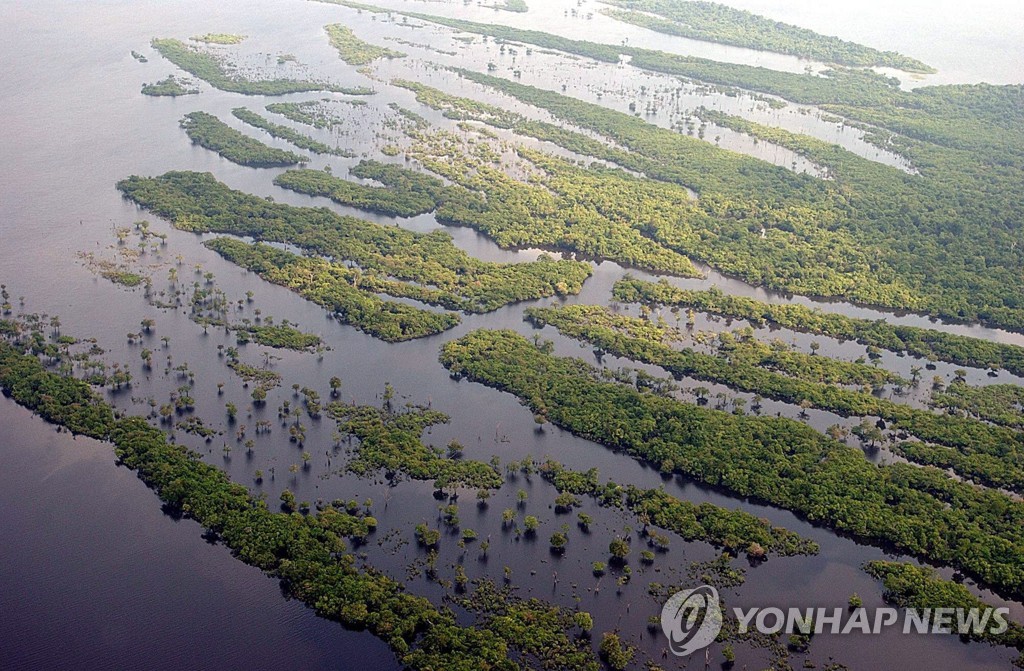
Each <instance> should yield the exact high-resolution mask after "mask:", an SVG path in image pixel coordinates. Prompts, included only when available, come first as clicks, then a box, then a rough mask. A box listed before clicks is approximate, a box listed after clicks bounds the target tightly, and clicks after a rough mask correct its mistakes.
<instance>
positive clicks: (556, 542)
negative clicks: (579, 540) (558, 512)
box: [550, 531, 569, 554]
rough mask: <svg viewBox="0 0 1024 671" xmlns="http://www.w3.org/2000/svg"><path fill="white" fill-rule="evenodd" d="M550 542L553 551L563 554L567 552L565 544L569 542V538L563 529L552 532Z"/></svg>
mask: <svg viewBox="0 0 1024 671" xmlns="http://www.w3.org/2000/svg"><path fill="white" fill-rule="evenodd" d="M550 543H551V551H552V552H554V553H555V554H562V553H563V552H565V546H566V545H567V544H568V543H569V538H568V537H567V536H566V535H565V534H563V533H562V532H561V531H556V532H555V533H553V534H551V538H550Z"/></svg>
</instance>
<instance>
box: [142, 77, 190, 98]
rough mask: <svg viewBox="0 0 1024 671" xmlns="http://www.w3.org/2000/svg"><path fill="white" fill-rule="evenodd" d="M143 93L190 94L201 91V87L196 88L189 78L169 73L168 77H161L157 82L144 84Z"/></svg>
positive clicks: (148, 94) (151, 94)
mask: <svg viewBox="0 0 1024 671" xmlns="http://www.w3.org/2000/svg"><path fill="white" fill-rule="evenodd" d="M142 93H143V95H147V96H170V97H172V98H173V97H175V96H188V95H195V94H196V93H199V89H197V88H194V87H193V86H192V83H191V82H189V81H187V80H181V79H178V78H177V77H175V76H174V75H167V78H166V79H161V80H160V81H158V82H156V83H155V84H143V85H142Z"/></svg>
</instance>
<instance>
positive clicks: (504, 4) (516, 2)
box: [491, 0, 530, 12]
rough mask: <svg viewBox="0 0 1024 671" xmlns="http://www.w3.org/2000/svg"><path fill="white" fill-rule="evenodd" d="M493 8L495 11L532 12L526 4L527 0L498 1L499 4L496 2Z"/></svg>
mask: <svg viewBox="0 0 1024 671" xmlns="http://www.w3.org/2000/svg"><path fill="white" fill-rule="evenodd" d="M491 6H492V7H494V8H495V9H503V10H505V11H506V12H528V11H530V7H529V5H527V4H526V0H498V2H495V3H494V4H493V5H491Z"/></svg>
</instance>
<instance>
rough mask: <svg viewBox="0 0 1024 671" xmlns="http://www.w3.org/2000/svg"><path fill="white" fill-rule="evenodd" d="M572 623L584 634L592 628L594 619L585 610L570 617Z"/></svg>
mask: <svg viewBox="0 0 1024 671" xmlns="http://www.w3.org/2000/svg"><path fill="white" fill-rule="evenodd" d="M572 620H573V622H575V623H576V626H577V627H579V628H580V629H582V630H583V631H584V632H585V633H587V632H589V631H590V630H591V629H593V628H594V618H593V617H592V616H591V615H590V613H588V612H587V611H585V610H581V611H577V612H575V613H573V615H572Z"/></svg>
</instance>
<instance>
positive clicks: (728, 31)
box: [602, 0, 935, 73]
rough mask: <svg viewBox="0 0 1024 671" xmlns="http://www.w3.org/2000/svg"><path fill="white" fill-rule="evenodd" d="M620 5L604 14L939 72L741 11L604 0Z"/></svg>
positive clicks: (765, 45)
mask: <svg viewBox="0 0 1024 671" xmlns="http://www.w3.org/2000/svg"><path fill="white" fill-rule="evenodd" d="M603 1H604V2H606V3H607V4H610V5H615V6H616V7H619V8H621V9H606V10H602V11H603V12H604V13H606V14H609V15H610V16H613V17H615V18H617V19H619V20H620V21H626V22H628V23H633V24H636V25H638V26H643V27H645V28H650V29H651V30H656V31H658V32H661V33H667V34H669V35H679V36H681V37H688V38H690V39H694V40H706V41H708V42H720V43H722V44H732V45H734V46H738V47H747V48H750V49H759V50H762V51H774V52H777V53H781V54H792V55H794V56H799V57H801V58H808V59H813V60H817V61H823V62H825V63H840V64H842V65H862V66H870V65H878V66H885V67H892V68H899V69H901V70H905V71H907V72H923V73H931V72H935V70H934V68H931V67H929V66H927V65H925V64H924V63H922V62H921V61H919V60H916V59H914V58H910V57H908V56H903V55H902V54H898V53H896V52H893V51H878V50H876V49H872V48H871V47H866V46H864V45H861V44H856V43H855V42H847V41H846V40H841V39H839V38H838V37H830V36H826V35H821V34H819V33H815V32H814V31H812V30H807V29H806V28H800V27H798V26H794V25H790V24H788V23H780V22H777V21H772V20H771V19H768V18H765V17H763V16H758V15H757V14H752V13H750V12H748V11H745V10H742V9H733V8H732V7H727V6H725V5H720V4H718V3H715V2H701V1H698V0H687V1H686V2H679V1H678V0H603Z"/></svg>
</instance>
